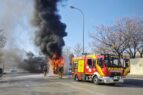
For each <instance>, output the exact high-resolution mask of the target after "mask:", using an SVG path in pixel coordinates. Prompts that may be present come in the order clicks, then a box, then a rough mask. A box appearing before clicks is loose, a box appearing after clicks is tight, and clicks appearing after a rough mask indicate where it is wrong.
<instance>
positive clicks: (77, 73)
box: [71, 54, 130, 84]
mask: <svg viewBox="0 0 143 95" xmlns="http://www.w3.org/2000/svg"><path fill="white" fill-rule="evenodd" d="M71 65H72V75H73V77H74V79H75V80H79V81H80V80H84V81H92V82H94V83H95V84H99V83H112V84H115V83H123V81H124V80H123V77H125V76H126V75H127V74H128V73H129V72H130V63H129V59H126V60H124V59H121V58H118V57H117V56H115V55H111V54H101V55H95V54H93V55H86V54H85V55H82V56H80V57H74V58H72V64H71Z"/></svg>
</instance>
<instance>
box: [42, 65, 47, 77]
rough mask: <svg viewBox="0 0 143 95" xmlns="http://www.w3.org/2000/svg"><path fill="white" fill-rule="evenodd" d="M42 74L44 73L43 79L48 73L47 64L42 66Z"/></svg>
mask: <svg viewBox="0 0 143 95" xmlns="http://www.w3.org/2000/svg"><path fill="white" fill-rule="evenodd" d="M43 73H44V77H46V76H47V73H48V67H47V64H44V66H43Z"/></svg>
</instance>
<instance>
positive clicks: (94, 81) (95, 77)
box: [92, 76, 99, 84]
mask: <svg viewBox="0 0 143 95" xmlns="http://www.w3.org/2000/svg"><path fill="white" fill-rule="evenodd" d="M92 81H93V83H95V84H99V79H98V77H97V76H94V77H93V79H92Z"/></svg>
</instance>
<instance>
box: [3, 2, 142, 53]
mask: <svg viewBox="0 0 143 95" xmlns="http://www.w3.org/2000/svg"><path fill="white" fill-rule="evenodd" d="M63 1H64V0H63ZM15 4H16V6H15ZM25 5H26V6H25ZM71 5H72V6H75V7H77V8H79V9H81V10H82V11H83V13H84V16H85V47H86V48H89V47H90V46H89V43H90V42H91V41H92V39H91V38H90V37H89V32H95V31H96V28H95V27H96V26H98V25H101V24H104V25H112V24H114V22H115V21H116V20H118V19H120V18H123V17H139V18H141V19H143V0H65V2H63V3H62V4H61V3H60V4H59V6H58V9H59V14H60V15H61V20H62V22H64V23H65V24H66V25H67V28H66V31H67V33H68V36H67V37H65V38H64V39H65V44H66V46H69V47H74V46H75V45H76V44H78V43H80V44H81V45H82V15H81V14H80V12H79V11H77V10H74V9H71V8H70V6H71ZM0 13H1V14H0V28H1V29H3V30H4V31H5V35H7V38H9V39H10V40H9V46H10V47H15V46H16V45H17V46H18V47H19V48H22V49H24V50H26V51H32V52H34V51H35V52H36V53H38V52H37V49H35V47H34V43H33V38H34V37H33V36H34V35H33V33H34V31H35V30H33V27H31V23H30V19H31V15H32V13H33V0H21V1H20V0H2V2H1V3H0ZM31 36H32V37H31ZM13 40H14V41H13Z"/></svg>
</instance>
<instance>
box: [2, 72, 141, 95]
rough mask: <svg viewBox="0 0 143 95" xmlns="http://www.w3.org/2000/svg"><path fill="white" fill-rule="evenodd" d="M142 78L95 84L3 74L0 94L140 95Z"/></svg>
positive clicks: (38, 76) (37, 76)
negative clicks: (117, 82) (116, 82)
mask: <svg viewBox="0 0 143 95" xmlns="http://www.w3.org/2000/svg"><path fill="white" fill-rule="evenodd" d="M142 92H143V78H142V77H137V78H134V77H128V78H127V79H125V83H124V84H117V85H115V86H112V85H104V84H102V85H95V84H93V83H91V82H77V81H74V80H73V79H71V78H68V77H65V78H63V79H59V78H58V77H57V76H52V77H50V76H48V77H46V78H44V77H43V75H42V74H40V75H37V74H34V75H30V74H28V75H26V74H25V75H20V74H18V75H13V76H12V75H11V76H10V75H5V76H4V77H3V78H1V80H0V95H142Z"/></svg>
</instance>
